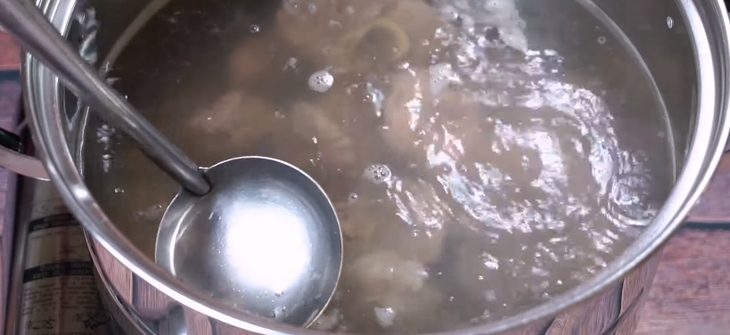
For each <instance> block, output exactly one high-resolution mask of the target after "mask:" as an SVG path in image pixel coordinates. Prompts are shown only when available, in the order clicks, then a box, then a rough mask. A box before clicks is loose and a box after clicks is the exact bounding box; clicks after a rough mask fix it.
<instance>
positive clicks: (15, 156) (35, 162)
mask: <svg viewBox="0 0 730 335" xmlns="http://www.w3.org/2000/svg"><path fill="white" fill-rule="evenodd" d="M24 149H25V148H24V145H23V141H22V140H21V138H20V136H18V135H15V134H13V133H11V132H9V131H7V130H3V129H0V166H2V167H4V168H6V169H8V170H10V171H13V172H15V173H17V174H20V175H23V176H26V177H30V178H34V179H38V180H49V179H50V178H49V177H48V172H47V171H46V168H45V167H43V163H41V161H40V160H39V159H38V158H35V157H33V156H28V155H25V154H23V152H24Z"/></svg>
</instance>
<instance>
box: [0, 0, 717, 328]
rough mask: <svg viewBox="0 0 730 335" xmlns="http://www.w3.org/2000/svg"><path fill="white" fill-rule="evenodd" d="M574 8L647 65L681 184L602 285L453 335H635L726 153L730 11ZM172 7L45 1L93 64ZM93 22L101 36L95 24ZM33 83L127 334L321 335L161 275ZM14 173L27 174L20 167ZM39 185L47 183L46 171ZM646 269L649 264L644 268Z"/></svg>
mask: <svg viewBox="0 0 730 335" xmlns="http://www.w3.org/2000/svg"><path fill="white" fill-rule="evenodd" d="M575 1H576V2H578V3H580V4H581V5H583V6H584V7H585V8H586V9H588V10H590V11H594V12H595V11H601V12H604V13H605V14H606V15H605V16H604V17H607V18H610V19H607V22H604V24H605V25H607V26H609V27H615V28H618V30H617V31H621V32H622V33H623V34H625V35H626V37H627V38H628V39H629V40H630V41H631V42H632V43H633V45H634V46H635V47H636V50H635V51H636V52H637V53H639V54H640V55H641V58H642V59H643V60H644V61H645V64H646V66H647V69H648V71H649V72H650V73H651V75H652V77H653V79H654V81H655V82H656V86H657V87H658V90H659V94H660V95H661V98H662V99H661V100H663V101H664V103H665V104H666V109H667V111H668V116H669V118H670V124H671V126H672V131H673V133H674V134H673V135H674V145H675V149H676V157H677V158H676V159H677V162H676V165H677V166H678V171H679V173H678V176H677V179H676V181H675V184H674V187H673V189H672V192H671V194H670V196H669V198H668V199H667V201H666V203H665V204H664V206H663V207H662V209H661V211H660V212H659V213H658V215H657V217H656V218H655V220H654V221H653V223H652V224H651V225H649V226H648V227H647V228H646V229H645V231H644V232H643V233H642V235H641V236H640V237H639V238H638V239H637V240H636V241H635V242H634V243H633V244H632V246H631V247H630V248H628V249H627V250H626V251H625V252H624V253H623V254H622V255H620V256H619V257H618V258H617V259H615V260H614V261H613V262H612V263H610V264H609V265H608V266H607V267H606V268H605V269H604V270H603V271H602V272H600V273H599V274H598V275H596V276H595V277H594V278H592V279H591V280H589V281H586V282H584V283H583V284H581V285H580V286H578V287H575V288H574V289H571V290H569V291H567V292H566V293H564V294H562V295H560V296H557V297H555V298H554V299H552V300H550V301H549V302H547V303H545V304H542V305H539V306H536V307H534V308H531V309H529V310H527V311H525V312H523V313H520V314H518V315H514V316H512V317H509V318H506V319H503V320H500V321H497V322H493V323H487V324H481V325H478V326H475V327H472V328H469V329H463V330H459V331H454V332H453V333H455V334H457V333H458V334H462V333H479V334H497V333H504V332H508V333H511V334H545V333H549V334H562V333H579V334H590V333H610V334H613V333H630V332H631V331H632V329H633V326H634V324H633V323H632V321H635V317H636V311H637V310H638V307H639V306H640V305H641V301H642V299H641V297H642V296H643V292H645V291H646V289H647V288H648V285H649V283H650V282H651V278H652V277H653V272H654V269H655V266H656V258H655V257H654V258H652V257H651V256H652V254H653V253H654V252H656V251H657V250H658V249H659V248H660V246H661V245H662V243H663V242H664V241H665V240H666V239H667V238H668V237H669V236H670V235H671V234H672V233H673V232H674V231H675V230H676V229H677V227H678V226H680V224H681V223H682V220H683V219H684V217H685V216H686V215H687V213H688V212H689V210H690V209H691V208H692V206H693V205H694V204H695V202H696V200H697V199H698V197H699V195H700V193H701V192H702V190H703V189H704V187H705V186H706V185H707V183H708V181H709V179H710V177H711V175H712V172H713V170H714V168H715V167H716V165H717V163H718V161H719V158H720V155H721V153H722V151H723V148H724V146H725V142H726V139H727V136H728V130H729V129H730V128H729V126H730V118H729V117H728V102H729V101H728V98H729V97H730V91H729V90H730V85H729V84H730V81H729V80H730V78H729V77H728V76H729V75H730V63H729V62H728V60H730V41H729V39H728V37H729V36H728V34H729V28H730V23H729V22H728V16H727V13H726V8H725V5H724V4H723V2H722V1H721V0H675V1H667V0H646V1H640V2H637V1H633V0H596V1H593V2H590V1H588V0H575ZM165 2H166V1H165V0H162V1H152V2H148V1H146V0H126V1H100V0H90V1H89V2H88V3H86V2H79V1H76V0H64V1H59V0H41V1H39V3H38V5H39V6H40V7H41V8H43V9H44V11H45V13H46V15H47V16H48V17H49V18H50V19H51V21H52V22H53V24H54V25H55V26H56V27H57V28H58V29H59V30H60V31H62V32H64V33H65V34H67V35H68V36H69V39H71V40H72V41H73V42H76V43H79V45H80V46H81V47H82V51H84V52H87V53H88V54H87V56H90V58H89V59H90V60H92V61H93V60H94V59H95V58H96V57H98V56H103V55H105V54H106V53H108V52H109V50H110V48H111V46H112V45H113V44H115V41H116V40H117V39H118V38H119V36H120V35H121V34H122V32H123V31H124V30H125V29H127V28H128V27H130V26H134V25H137V24H140V23H141V22H144V17H142V18H140V17H139V16H138V14H139V13H140V12H142V11H143V9H145V8H147V11H145V12H154V11H149V8H150V7H155V6H162V5H164V3H165ZM158 8H159V7H158ZM91 16H95V17H96V18H97V19H98V22H99V25H96V24H95V23H92V22H91V21H90V20H89V18H90V17H91ZM94 22H96V21H94ZM97 27H102V29H100V30H96V28H97ZM81 41H83V43H81ZM90 45H93V46H95V48H93V50H91V51H94V52H89V51H90V49H89V46H90ZM84 48H85V49H84ZM23 74H24V77H23V85H24V87H23V88H24V92H25V101H26V104H27V107H28V108H27V113H28V117H29V119H30V120H31V125H32V130H33V135H34V138H35V143H36V144H37V147H38V148H39V149H40V151H41V154H40V156H41V158H42V161H43V163H44V165H45V167H46V169H47V171H48V174H49V175H50V177H51V179H52V180H53V181H54V182H55V184H56V185H57V187H58V189H59V190H60V192H61V194H62V196H63V197H64V198H65V200H66V201H67V203H68V205H69V207H70V208H71V210H72V211H73V212H74V214H75V215H76V216H77V217H78V218H79V220H80V221H81V222H82V223H83V224H84V226H85V227H86V229H87V231H88V232H89V234H90V238H89V244H90V247H91V250H92V254H93V255H94V257H95V260H96V266H97V270H98V272H99V275H100V280H101V281H102V282H103V283H104V284H105V287H106V289H107V291H106V299H107V303H108V305H109V306H110V307H112V308H114V309H115V310H116V312H117V316H119V317H120V319H124V320H125V321H126V323H127V325H128V329H127V330H128V331H130V332H136V333H160V334H178V333H184V332H187V333H195V334H219V333H221V334H228V333H231V334H237V333H247V332H253V333H262V334H284V333H286V334H295V333H296V334H309V333H312V334H314V333H316V332H314V331H312V330H305V329H297V328H292V327H288V326H285V325H281V324H276V323H273V322H272V321H269V320H262V319H256V318H253V317H251V316H248V315H245V314H242V313H241V312H239V311H237V310H234V309H230V308H227V307H226V306H224V305H222V304H220V303H219V302H216V301H215V300H213V299H211V298H210V297H207V296H203V295H202V294H200V293H199V292H196V291H194V290H192V289H191V288H189V287H186V286H185V285H184V284H182V283H180V282H178V281H176V280H175V279H174V278H172V277H171V276H170V275H169V274H168V273H166V272H165V271H164V270H162V269H161V268H159V267H158V266H156V265H155V264H154V261H153V260H151V259H149V258H148V257H146V256H145V255H144V254H143V253H142V252H141V251H140V250H139V249H138V248H136V247H135V246H134V245H133V244H132V243H131V242H130V241H129V240H128V239H127V237H125V236H124V235H123V234H122V233H121V232H120V231H119V230H118V229H117V228H116V227H115V225H114V223H113V222H111V221H110V220H109V218H108V217H107V215H106V214H105V213H104V211H103V210H102V208H101V207H100V206H99V205H98V204H97V203H96V202H95V200H94V198H93V197H92V196H91V193H90V190H89V189H88V188H87V186H86V184H85V183H84V178H83V176H82V172H81V171H79V169H77V166H81V164H79V163H78V162H80V161H81V159H82V157H80V151H79V150H78V148H79V143H80V141H81V139H82V138H83V131H84V120H85V117H84V115H85V111H84V109H83V108H80V107H79V106H78V102H77V101H76V100H75V99H74V97H73V96H72V95H70V94H68V93H67V92H66V91H65V90H64V89H63V88H62V87H60V86H59V83H58V79H57V78H56V77H55V76H54V75H53V74H52V73H50V72H49V71H48V70H47V69H46V68H44V67H43V66H41V65H40V64H39V62H38V61H37V60H35V59H33V58H32V57H31V56H26V57H25V59H24V65H23ZM0 159H3V155H0ZM24 159H25V160H26V161H28V159H27V158H24ZM16 162H17V161H16ZM6 163H7V162H6ZM669 163H671V162H668V164H669ZM31 164H32V163H31ZM16 170H19V171H21V170H23V168H22V166H21V167H18V166H17V165H16ZM34 174H35V175H36V176H39V175H42V174H39V173H38V171H37V170H36V171H35V173H34ZM642 262H645V263H643V264H644V265H643V266H642V267H640V268H637V267H639V265H640V264H642ZM632 270H634V272H631V274H630V271H632Z"/></svg>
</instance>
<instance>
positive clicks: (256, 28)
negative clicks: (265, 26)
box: [248, 24, 261, 34]
mask: <svg viewBox="0 0 730 335" xmlns="http://www.w3.org/2000/svg"><path fill="white" fill-rule="evenodd" d="M248 31H250V32H251V33H252V34H257V33H259V32H261V26H259V25H258V24H252V25H250V26H249V27H248Z"/></svg>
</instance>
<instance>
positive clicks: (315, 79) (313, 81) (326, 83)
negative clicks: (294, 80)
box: [309, 70, 335, 93]
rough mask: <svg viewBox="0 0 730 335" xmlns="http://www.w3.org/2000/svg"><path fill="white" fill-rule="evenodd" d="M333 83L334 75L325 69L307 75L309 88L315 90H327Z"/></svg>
mask: <svg viewBox="0 0 730 335" xmlns="http://www.w3.org/2000/svg"><path fill="white" fill-rule="evenodd" d="M334 83H335V77H333V76H332V74H331V73H329V71H327V70H320V71H317V72H315V73H312V75H311V76H309V88H310V89H311V90H312V91H315V92H319V93H324V92H327V91H329V89H330V88H331V87H332V84H334Z"/></svg>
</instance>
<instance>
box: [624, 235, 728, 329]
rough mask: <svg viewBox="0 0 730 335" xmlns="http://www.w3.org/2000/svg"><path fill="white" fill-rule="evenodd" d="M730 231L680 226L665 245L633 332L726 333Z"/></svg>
mask: <svg viewBox="0 0 730 335" xmlns="http://www.w3.org/2000/svg"><path fill="white" fill-rule="evenodd" d="M728 245H730V231H728V230H722V229H702V230H699V229H683V230H682V231H680V232H679V233H678V234H677V235H676V236H675V237H674V238H673V239H672V240H671V241H670V242H669V243H668V244H667V246H666V248H665V252H664V254H663V255H662V262H661V263H660V265H659V268H658V269H657V274H656V278H655V280H654V285H653V286H652V288H651V290H650V291H649V297H648V300H647V303H646V305H645V306H644V310H643V312H642V313H641V321H640V322H639V327H638V330H637V332H636V335H654V334H663V335H664V334H666V335H685V334H703V335H720V334H728V333H730V276H728V275H727V274H728V273H730V257H728V253H727V246H728Z"/></svg>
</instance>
